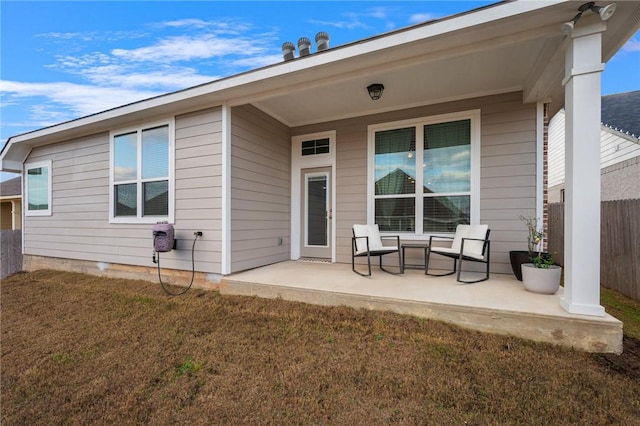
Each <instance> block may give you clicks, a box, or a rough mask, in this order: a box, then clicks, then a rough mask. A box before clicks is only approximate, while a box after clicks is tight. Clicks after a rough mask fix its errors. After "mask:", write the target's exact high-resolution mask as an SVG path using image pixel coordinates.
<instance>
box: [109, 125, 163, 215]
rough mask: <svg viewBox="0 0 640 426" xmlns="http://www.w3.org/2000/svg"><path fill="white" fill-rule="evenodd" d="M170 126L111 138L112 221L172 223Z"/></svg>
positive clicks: (139, 129) (116, 135)
mask: <svg viewBox="0 0 640 426" xmlns="http://www.w3.org/2000/svg"><path fill="white" fill-rule="evenodd" d="M172 141H173V126H172V124H171V123H165V124H160V125H153V126H148V127H142V128H138V129H132V130H127V131H121V132H116V133H112V135H111V216H110V217H111V221H112V222H127V223H130V222H142V223H155V222H157V221H158V220H168V221H169V222H173V179H172V176H173V161H172V158H173V155H172V152H173V148H172V147H173V143H172Z"/></svg>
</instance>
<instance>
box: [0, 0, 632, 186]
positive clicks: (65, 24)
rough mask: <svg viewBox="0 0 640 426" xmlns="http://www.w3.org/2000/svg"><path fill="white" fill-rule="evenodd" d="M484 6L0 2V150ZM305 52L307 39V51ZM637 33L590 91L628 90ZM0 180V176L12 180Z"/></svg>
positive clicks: (476, 3)
mask: <svg viewBox="0 0 640 426" xmlns="http://www.w3.org/2000/svg"><path fill="white" fill-rule="evenodd" d="M492 3H495V1H382V0H380V1H371V0H368V1H365V0H362V1H355V0H352V1H238V0H236V1H206V0H202V1H159V0H157V1H107V0H103V1H95V2H94V1H65V2H57V1H25V0H19V1H16V0H0V147H3V146H4V144H5V143H6V141H7V139H8V138H9V137H11V136H15V135H18V134H21V133H24V132H27V131H30V130H35V129H40V128H43V127H47V126H50V125H53V124H58V123H61V122H64V121H68V120H71V119H75V118H79V117H84V116H87V115H90V114H94V113H96V112H100V111H104V110H107V109H110V108H113V107H117V106H120V105H125V104H128V103H131V102H134V101H138V100H142V99H147V98H150V97H153V96H157V95H162V94H166V93H170V92H173V91H176V90H180V89H184V88H186V87H191V86H195V85H198V84H201V83H206V82H209V81H212V80H216V79H219V78H221V77H227V76H230V75H234V74H237V73H239V72H243V71H247V70H251V69H256V68H260V67H262V66H266V65H270V64H274V63H277V62H281V61H282V51H281V46H282V43H284V42H285V41H290V42H292V43H294V44H296V45H297V41H298V39H299V38H300V37H308V38H309V39H311V40H312V41H313V40H314V37H315V34H317V33H318V32H320V31H325V32H327V33H328V34H329V36H330V41H329V47H330V48H332V47H337V46H340V45H344V44H347V43H351V42H354V41H357V40H360V39H363V38H367V37H370V36H374V35H378V34H381V33H385V32H387V31H392V30H396V29H398V28H403V27H406V26H409V25H413V24H416V23H420V22H424V21H428V20H432V19H437V18H442V17H445V16H449V15H452V14H455V13H460V12H465V11H468V10H471V9H474V8H477V7H481V6H485V5H488V4H492ZM314 46H315V43H314ZM639 70H640V32H639V33H636V34H635V35H634V37H632V39H631V40H630V41H629V42H628V43H627V44H626V45H625V46H624V47H623V48H622V49H621V50H620V51H619V52H618V53H617V54H616V56H615V57H613V58H612V59H611V60H610V61H609V62H608V63H607V65H606V68H605V71H604V73H603V82H602V94H603V95H606V94H613V93H621V92H626V91H631V90H640V72H639ZM14 176H15V175H9V174H6V173H3V172H0V180H5V179H7V178H8V177H14Z"/></svg>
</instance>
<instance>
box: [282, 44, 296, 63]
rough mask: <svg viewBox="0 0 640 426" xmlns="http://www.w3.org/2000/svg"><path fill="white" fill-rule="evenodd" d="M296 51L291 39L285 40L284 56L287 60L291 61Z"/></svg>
mask: <svg viewBox="0 0 640 426" xmlns="http://www.w3.org/2000/svg"><path fill="white" fill-rule="evenodd" d="M295 53H296V46H295V45H294V44H293V43H291V42H290V41H285V42H284V43H283V44H282V56H283V58H284V60H285V61H290V60H292V59H293V57H294V55H295Z"/></svg>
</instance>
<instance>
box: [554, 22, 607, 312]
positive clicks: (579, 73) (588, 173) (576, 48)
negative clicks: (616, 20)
mask: <svg viewBox="0 0 640 426" xmlns="http://www.w3.org/2000/svg"><path fill="white" fill-rule="evenodd" d="M594 18H596V17H595V16H594ZM585 21H586V19H584V18H583V20H582V21H581V22H580V24H581V25H579V26H576V29H575V30H574V32H573V34H571V35H570V36H569V37H570V40H569V46H568V48H567V52H566V59H565V78H564V81H563V84H564V86H565V112H566V122H565V195H566V199H565V237H564V247H565V265H564V267H565V272H564V297H563V299H562V301H561V305H562V307H563V308H564V309H566V310H567V311H568V312H570V313H575V314H583V315H595V316H603V315H604V313H605V312H604V308H603V307H602V306H601V305H600V99H601V93H600V85H601V74H602V71H603V70H604V64H603V63H602V59H601V57H602V53H601V51H602V37H601V33H602V32H603V31H604V30H605V29H606V25H605V23H604V22H602V21H600V20H598V21H595V20H589V22H585Z"/></svg>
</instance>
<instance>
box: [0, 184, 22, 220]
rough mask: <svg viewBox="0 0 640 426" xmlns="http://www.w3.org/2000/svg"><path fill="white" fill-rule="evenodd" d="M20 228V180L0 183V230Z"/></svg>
mask: <svg viewBox="0 0 640 426" xmlns="http://www.w3.org/2000/svg"><path fill="white" fill-rule="evenodd" d="M21 228H22V178H21V177H20V176H18V177H15V178H13V179H9V180H6V181H4V182H0V230H5V229H10V230H18V229H21Z"/></svg>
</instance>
